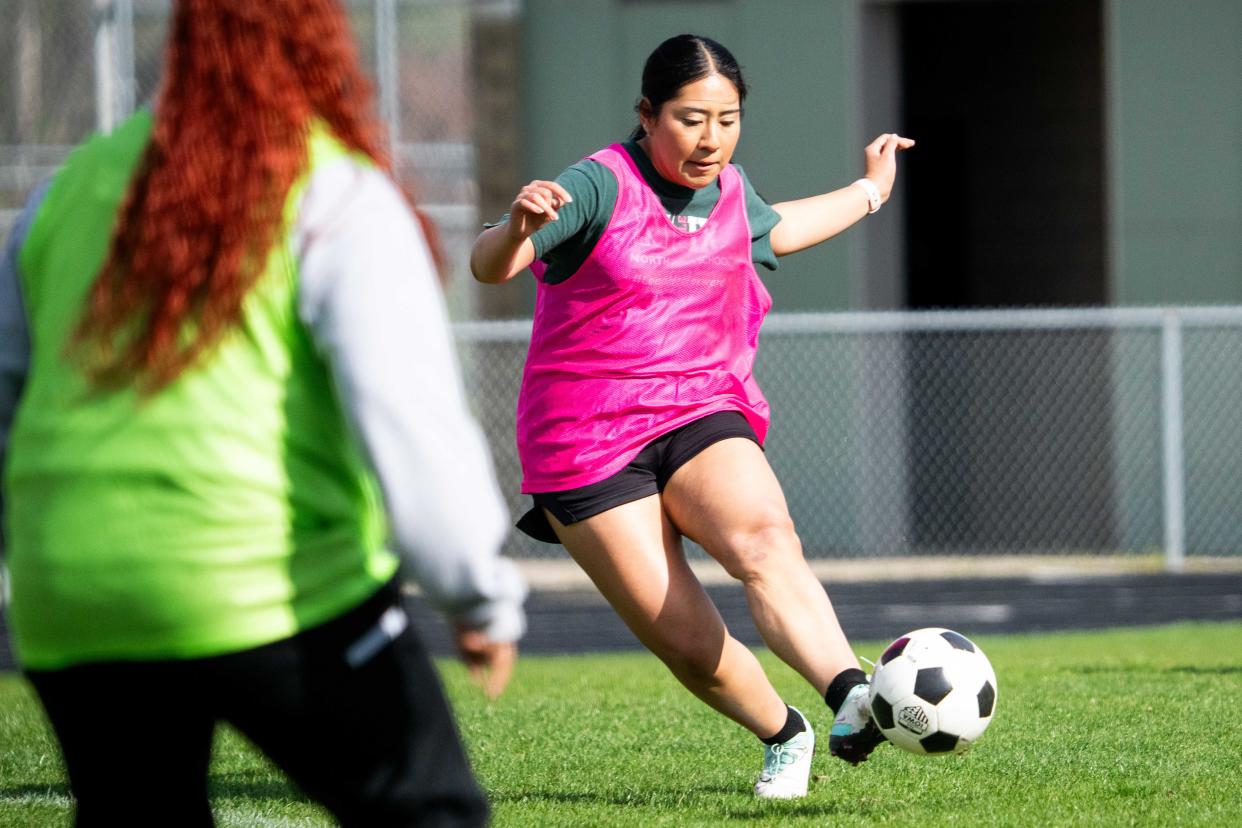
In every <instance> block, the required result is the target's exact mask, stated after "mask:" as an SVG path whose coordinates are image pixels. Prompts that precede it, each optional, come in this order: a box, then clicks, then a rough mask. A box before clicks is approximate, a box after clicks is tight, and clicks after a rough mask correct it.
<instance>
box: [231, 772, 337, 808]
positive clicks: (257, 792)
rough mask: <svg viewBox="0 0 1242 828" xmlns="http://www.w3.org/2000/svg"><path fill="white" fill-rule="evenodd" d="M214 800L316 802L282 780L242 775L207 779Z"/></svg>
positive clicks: (236, 774)
mask: <svg viewBox="0 0 1242 828" xmlns="http://www.w3.org/2000/svg"><path fill="white" fill-rule="evenodd" d="M207 793H208V795H209V796H210V797H211V798H212V799H215V798H217V797H219V798H225V799H228V798H236V799H250V800H260V799H270V800H275V801H278V802H307V803H309V802H314V800H312V799H311V798H310V797H308V796H307V795H306V794H304V793H302V791H301V789H299V788H297V787H296V786H294V785H293V784H292V783H289V782H285V781H283V780H280V779H264V778H259V777H254V776H251V775H249V774H242V773H213V774H212V775H211V776H210V777H208V779H207Z"/></svg>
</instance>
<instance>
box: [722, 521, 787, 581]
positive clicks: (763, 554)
mask: <svg viewBox="0 0 1242 828" xmlns="http://www.w3.org/2000/svg"><path fill="white" fill-rule="evenodd" d="M720 563H721V564H722V565H723V566H724V568H725V571H726V572H728V573H729V574H730V575H731V576H732V577H734V578H736V579H737V580H739V581H752V580H755V579H760V578H765V577H769V576H772V575H777V574H779V573H780V572H781V571H783V570H784V569H785V568H786V567H790V566H802V565H803V559H802V541H801V540H800V539H799V538H798V533H797V531H796V530H795V529H794V525H793V521H792V520H791V519H790V518H789V516H788V515H787V514H783V513H781V514H776V513H773V514H770V515H763V516H760V517H759V518H758V519H756V520H754V521H752V522H750V523H749V524H747V525H746V526H745V527H744V528H742V529H739V530H738V531H735V532H733V533H731V534H730V535H729V536H727V537H726V538H725V550H724V554H723V555H722V556H720Z"/></svg>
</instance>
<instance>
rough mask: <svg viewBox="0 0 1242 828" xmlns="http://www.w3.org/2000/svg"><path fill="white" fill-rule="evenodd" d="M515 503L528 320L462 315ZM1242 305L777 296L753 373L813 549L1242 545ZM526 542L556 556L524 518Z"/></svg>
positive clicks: (464, 339) (478, 392) (780, 465)
mask: <svg viewBox="0 0 1242 828" xmlns="http://www.w3.org/2000/svg"><path fill="white" fill-rule="evenodd" d="M457 330H458V336H459V343H460V348H461V352H462V358H463V362H464V364H465V369H466V375H467V382H468V386H469V388H470V389H471V392H472V394H473V395H474V401H475V405H476V410H477V412H478V414H479V416H480V419H481V420H482V422H483V423H484V428H485V430H486V431H487V433H488V436H489V439H490V441H491V444H492V446H493V450H494V452H495V459H496V462H497V467H498V469H499V473H500V477H501V484H502V486H503V487H504V489H505V491H506V492H507V493H508V495H509V497H510V504H509V505H510V509H511V511H512V512H513V514H515V515H517V514H520V513H521V512H522V511H524V510H525V509H526V508H528V507H529V499H528V498H526V497H524V496H521V495H519V494H518V486H519V483H520V479H521V472H520V468H519V464H518V459H517V452H516V448H515V445H514V433H513V429H514V426H513V418H514V410H515V407H516V401H517V392H518V387H519V384H520V379H521V374H522V364H523V359H524V356H525V351H526V347H527V342H528V339H529V335H530V323H529V322H503V323H496V322H474V323H465V324H460V325H459V326H458V328H457ZM1239 364H1242V308H1232V309H1178V310H1160V309H1088V310H1070V311H988V312H945V313H939V312H938V313H878V314H808V315H800V314H786V315H780V314H776V315H773V316H772V317H770V318H769V320H768V322H767V324H766V325H765V326H764V330H763V336H762V344H761V347H760V351H759V359H758V362H757V364H756V367H755V374H756V376H757V378H758V380H759V382H760V385H761V386H762V387H763V389H764V391H765V393H766V395H767V397H768V399H769V401H770V402H771V405H772V413H773V421H772V429H771V432H770V434H769V437H768V441H767V446H766V450H767V456H768V459H769V461H770V462H771V464H772V466H773V468H774V469H775V471H776V473H777V475H778V477H779V478H780V479H781V481H782V485H783V487H784V490H785V494H786V497H787V499H788V501H789V506H790V510H791V512H792V514H793V517H794V520H795V522H796V524H797V526H798V532H799V535H800V536H801V538H802V541H803V545H804V547H805V549H806V552H807V555H808V557H812V558H820V557H833V558H885V557H905V556H924V555H941V556H943V555H961V556H970V555H994V554H1019V555H1027V554H1054V555H1071V554H1073V555H1091V556H1104V555H1150V554H1156V553H1159V554H1163V555H1165V556H1166V559H1167V560H1168V564H1169V567H1170V568H1173V569H1176V568H1179V567H1180V565H1181V562H1182V559H1183V557H1184V556H1185V555H1186V554H1191V555H1204V556H1236V555H1238V554H1239V553H1240V551H1242V522H1239V521H1238V520H1237V516H1238V515H1239V514H1242V490H1240V489H1239V487H1238V486H1237V485H1236V481H1237V480H1238V479H1239V477H1240V474H1242V418H1239V416H1238V414H1237V412H1238V411H1239V410H1242V374H1240V373H1239V372H1238V371H1237V369H1236V366H1237V365H1239ZM511 551H512V553H513V554H515V555H517V556H519V557H534V558H543V557H555V556H558V555H561V554H563V552H561V551H560V550H559V547H553V546H550V545H547V544H542V543H539V542H537V541H533V540H530V539H529V538H526V537H525V536H522V535H520V533H517V532H515V533H514V534H513V536H512V538H511Z"/></svg>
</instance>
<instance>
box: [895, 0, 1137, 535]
mask: <svg viewBox="0 0 1242 828" xmlns="http://www.w3.org/2000/svg"><path fill="white" fill-rule="evenodd" d="M898 14H899V32H900V36H899V40H900V44H901V45H900V52H901V61H902V72H901V77H902V81H901V89H902V94H901V101H902V104H901V106H902V115H903V117H902V123H903V126H902V129H903V130H904V131H905V133H906V134H908V135H911V136H913V137H914V138H916V139H917V140H918V147H917V148H916V149H915V150H914V151H913V152H910V153H908V157H907V158H906V159H903V160H904V161H905V162H906V166H905V172H904V174H905V175H906V189H905V204H906V207H907V213H906V216H905V218H906V227H907V244H908V246H907V249H906V265H907V266H906V300H907V301H906V303H907V306H908V307H910V308H916V309H931V308H978V307H1015V306H1019V307H1022V306H1025V307H1030V306H1067V305H1100V304H1104V303H1105V302H1106V300H1107V280H1106V271H1105V250H1106V244H1105V233H1104V181H1105V169H1104V130H1103V123H1104V100H1103V99H1104V93H1103V69H1102V65H1103V33H1102V17H1101V15H1102V10H1101V7H1100V2H1098V0H1072V2H1069V1H1062V0H994V1H993V2H986V3H985V2H917V3H905V4H902V5H901V6H900V7H899V12H898ZM906 345H907V348H906V354H907V363H906V364H907V370H908V377H909V384H908V386H907V387H908V398H907V401H908V407H907V416H908V420H907V422H908V423H909V432H908V433H909V445H908V448H909V451H910V458H911V463H910V477H909V483H908V485H909V487H910V489H909V491H910V500H909V504H910V523H909V527H910V532H911V534H912V536H913V537H914V538H915V539H916V544H917V545H919V546H921V547H923V548H925V549H929V550H940V551H945V552H954V551H960V552H969V551H972V550H984V549H988V550H997V549H1009V550H1012V551H1014V552H1055V551H1069V550H1074V551H1087V550H1104V549H1110V548H1112V547H1113V546H1114V544H1115V534H1116V533H1115V525H1114V517H1113V515H1114V509H1113V503H1112V501H1113V494H1114V493H1113V489H1114V487H1113V483H1112V468H1113V463H1112V459H1111V428H1112V419H1113V418H1112V399H1111V390H1110V386H1109V366H1110V363H1111V341H1110V334H1109V333H1108V332H1107V331H1102V330H1089V331H1081V330H1079V331H1066V330H1062V331H1045V330H1035V331H1026V332H1014V331H1007V332H1003V333H998V332H987V331H970V332H937V333H915V334H910V335H909V336H908V338H907V341H906Z"/></svg>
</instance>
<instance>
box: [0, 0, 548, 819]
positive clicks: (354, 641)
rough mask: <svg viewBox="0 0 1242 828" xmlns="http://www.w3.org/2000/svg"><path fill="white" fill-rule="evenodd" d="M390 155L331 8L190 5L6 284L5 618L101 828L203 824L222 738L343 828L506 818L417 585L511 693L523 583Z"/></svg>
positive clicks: (72, 165)
mask: <svg viewBox="0 0 1242 828" xmlns="http://www.w3.org/2000/svg"><path fill="white" fill-rule="evenodd" d="M383 146H384V143H383V140H382V138H381V132H380V130H379V127H378V124H377V121H376V119H375V118H374V117H373V114H372V110H371V107H370V93H369V88H368V85H367V83H366V81H365V79H364V77H363V75H362V72H361V70H360V69H359V66H358V63H357V59H356V56H355V52H354V46H353V41H352V37H351V35H350V29H349V22H348V19H347V17H346V14H345V11H344V9H343V7H342V6H341V4H340V3H339V2H338V0H262V2H254V0H178V2H177V4H176V10H175V14H174V18H173V23H172V27H171V32H170V38H169V45H168V50H167V57H166V63H165V70H164V77H163V85H162V87H161V93H160V97H159V100H158V102H157V104H156V108H155V111H154V113H150V112H141V113H139V114H137V115H135V116H134V117H133V118H131V119H130V120H128V121H127V122H125V123H124V124H122V125H121V126H120V127H118V128H117V129H116V130H115V131H114V132H113V133H112V134H110V135H106V136H97V137H95V138H92V139H91V140H89V141H87V142H86V143H85V144H83V145H82V146H80V147H78V148H77V149H76V150H75V151H74V153H73V154H72V155H71V156H70V158H69V160H68V161H67V162H66V163H65V165H64V166H63V167H62V168H61V169H60V170H59V171H58V172H57V174H56V175H55V177H54V178H53V180H52V181H51V183H50V186H49V187H47V188H46V189H43V190H41V191H39V192H37V193H36V195H35V196H34V197H33V198H32V199H31V200H30V202H29V204H28V207H27V209H26V211H25V213H24V215H23V217H22V219H20V220H19V222H18V226H17V228H16V230H15V231H14V233H13V235H12V236H11V237H10V240H9V242H8V244H7V245H6V248H5V250H4V255H3V256H2V257H0V454H3V455H6V456H5V457H4V459H5V461H6V468H5V472H6V479H5V487H4V498H3V503H2V504H0V505H3V506H4V508H5V512H6V514H5V517H6V525H5V531H4V534H3V540H4V542H5V543H6V544H7V548H6V549H4V550H3V551H4V552H5V553H6V555H7V558H8V561H7V562H8V564H9V566H10V568H11V573H12V604H11V605H10V607H9V612H10V614H9V618H10V620H11V621H12V626H13V631H14V634H15V638H14V643H15V644H16V647H17V655H18V658H19V660H20V662H21V663H22V666H23V668H24V669H25V670H26V672H27V675H28V676H29V678H30V680H31V682H32V683H33V685H34V688H35V690H36V691H37V692H38V694H39V698H40V700H41V701H42V703H43V705H44V708H45V709H46V711H47V714H48V718H49V719H50V721H51V723H52V726H53V727H54V729H55V731H56V735H57V737H58V738H59V741H60V744H61V747H62V752H63V755H64V759H65V765H66V767H67V770H68V775H69V784H70V787H71V788H72V790H73V794H74V797H75V799H76V801H77V817H76V819H77V824H78V825H79V826H114V825H124V826H208V825H211V824H212V813H211V807H210V803H209V800H208V796H207V770H208V761H209V759H210V755H211V747H212V734H213V731H214V728H215V725H216V723H217V722H218V721H226V722H229V723H230V724H232V725H233V726H234V727H236V728H237V729H238V730H240V731H241V732H242V733H244V734H245V735H246V736H247V737H248V738H249V739H250V740H252V741H253V742H254V743H255V744H256V745H258V746H259V747H260V748H261V749H262V750H263V751H264V752H265V753H266V754H267V755H268V756H270V757H271V758H272V759H273V760H274V761H275V763H276V764H277V765H278V766H280V767H281V768H282V769H283V770H284V771H286V772H287V773H288V775H289V776H290V777H291V778H292V780H293V781H294V782H295V783H296V784H298V785H299V786H300V787H301V788H302V789H303V790H304V791H305V792H306V793H307V794H309V795H310V796H312V797H313V798H315V799H316V800H318V801H319V802H321V803H323V804H324V805H325V806H326V807H327V808H328V809H329V810H330V811H331V812H332V813H333V815H334V816H335V817H336V818H337V819H338V820H339V821H340V822H341V823H342V824H344V825H347V826H350V825H353V826H396V825H401V826H406V825H443V826H449V825H452V826H475V825H482V824H485V823H486V821H487V815H488V806H487V802H486V800H485V798H484V796H483V794H482V792H481V791H480V790H479V788H478V786H477V784H476V783H475V781H474V778H473V775H472V773H471V771H470V767H469V765H468V763H467V760H466V755H465V753H464V751H463V750H462V746H461V744H460V741H459V739H458V736H457V731H456V728H455V726H454V723H453V720H452V716H451V713H450V711H449V708H448V705H447V704H446V701H445V699H444V696H443V693H442V691H441V689H440V686H439V683H438V680H437V677H436V673H435V670H434V668H433V665H432V663H431V660H430V659H429V658H428V656H427V654H426V652H425V651H424V650H423V648H422V646H421V645H420V644H419V642H418V640H417V638H416V636H415V635H414V633H413V630H412V629H411V628H410V626H409V619H408V617H407V615H406V613H405V611H404V608H403V605H402V602H401V600H400V594H399V586H400V581H399V579H398V576H397V569H398V564H399V562H403V563H404V564H405V566H406V567H407V569H408V574H409V575H410V576H412V577H413V578H414V579H416V580H417V581H418V582H419V583H420V584H421V585H422V587H423V590H424V593H425V594H426V595H427V597H428V598H429V599H430V600H431V601H432V602H433V603H434V604H435V605H437V606H438V607H439V608H440V609H441V610H443V611H444V612H445V614H446V615H447V616H448V617H449V620H450V622H451V623H452V624H453V625H454V627H455V628H456V633H457V642H458V646H459V649H460V650H461V652H462V655H463V657H464V658H465V659H466V661H467V663H468V664H469V665H470V666H471V668H472V671H474V672H476V673H481V674H482V678H483V679H484V680H485V683H486V689H488V690H489V692H491V693H492V694H493V695H494V694H495V693H498V692H499V691H500V690H501V689H502V688H503V686H504V683H505V681H507V679H508V676H509V672H510V669H511V666H512V663H513V659H514V657H515V653H516V650H515V645H514V641H515V640H516V639H517V638H518V637H519V636H520V635H521V633H522V627H523V623H524V621H523V614H522V608H521V603H522V599H523V595H524V587H523V584H522V581H521V578H520V576H519V575H518V573H517V570H516V568H515V567H513V565H512V563H511V562H507V561H504V560H503V559H501V558H499V557H498V555H497V550H498V548H499V545H500V542H501V540H502V539H503V537H504V534H505V531H506V527H505V523H506V520H507V516H506V514H505V509H504V504H503V502H502V500H501V498H500V493H499V489H498V487H497V485H496V482H495V478H494V475H493V473H492V469H491V463H490V459H489V457H488V453H487V447H486V444H485V442H484V440H483V437H482V433H481V431H480V430H479V428H478V426H477V424H476V423H475V421H474V419H473V418H472V417H471V416H470V414H469V411H468V409H467V407H466V403H465V399H464V394H463V393H462V388H461V382H460V380H459V378H458V376H457V373H456V366H455V364H454V360H453V349H452V342H451V338H450V335H449V329H448V324H447V319H446V316H445V313H444V304H443V299H442V297H441V295H440V291H439V285H438V282H437V278H436V268H435V266H434V264H433V261H432V257H431V256H430V255H429V249H430V245H429V244H428V240H427V239H426V238H425V236H424V233H423V231H422V229H421V228H420V223H419V222H418V221H417V219H416V216H415V214H413V213H412V212H411V209H410V205H409V203H407V201H406V199H405V198H404V197H403V196H402V194H401V192H400V190H399V189H398V188H397V187H396V186H395V185H394V183H393V181H392V179H391V178H390V176H389V173H388V162H387V158H386V155H385V153H384V151H383ZM390 550H391V551H390ZM394 553H396V554H394Z"/></svg>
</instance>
